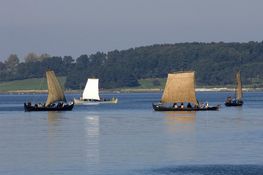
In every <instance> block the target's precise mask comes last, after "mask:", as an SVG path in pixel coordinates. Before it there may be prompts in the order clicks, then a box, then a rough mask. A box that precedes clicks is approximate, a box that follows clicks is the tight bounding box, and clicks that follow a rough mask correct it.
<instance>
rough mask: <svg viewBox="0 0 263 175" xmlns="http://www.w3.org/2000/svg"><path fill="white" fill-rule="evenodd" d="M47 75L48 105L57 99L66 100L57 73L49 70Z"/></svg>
mask: <svg viewBox="0 0 263 175" xmlns="http://www.w3.org/2000/svg"><path fill="white" fill-rule="evenodd" d="M46 76H47V85H48V98H47V101H46V106H47V105H49V104H51V103H54V102H57V101H66V98H65V95H64V91H63V89H62V88H61V86H60V84H59V81H58V79H57V78H56V75H55V73H54V72H53V71H47V72H46Z"/></svg>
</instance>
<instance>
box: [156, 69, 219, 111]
mask: <svg viewBox="0 0 263 175" xmlns="http://www.w3.org/2000/svg"><path fill="white" fill-rule="evenodd" d="M186 104H187V105H186ZM152 106H153V109H154V110H155V111H209V110H218V109H219V106H213V107H210V106H208V103H206V105H204V104H199V103H198V101H197V99H196V95H195V72H192V71H191V72H178V73H170V74H168V78H167V81H166V85H165V88H164V92H163V95H162V99H161V101H160V102H159V103H153V104H152Z"/></svg>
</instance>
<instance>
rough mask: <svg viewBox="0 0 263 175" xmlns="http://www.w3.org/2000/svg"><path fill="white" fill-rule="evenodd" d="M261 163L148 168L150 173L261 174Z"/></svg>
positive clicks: (200, 174) (262, 169)
mask: <svg viewBox="0 0 263 175" xmlns="http://www.w3.org/2000/svg"><path fill="white" fill-rule="evenodd" d="M262 173H263V166H262V165H188V166H175V167H166V168H157V169H152V170H149V171H147V172H145V173H143V174H152V175H157V174H158V175H261V174H262Z"/></svg>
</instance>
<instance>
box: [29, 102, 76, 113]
mask: <svg viewBox="0 0 263 175" xmlns="http://www.w3.org/2000/svg"><path fill="white" fill-rule="evenodd" d="M73 107H74V103H71V104H66V105H64V106H61V107H46V106H43V107H38V106H32V105H28V104H26V103H24V109H25V112H31V111H71V110H72V109H73Z"/></svg>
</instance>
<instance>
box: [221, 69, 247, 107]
mask: <svg viewBox="0 0 263 175" xmlns="http://www.w3.org/2000/svg"><path fill="white" fill-rule="evenodd" d="M225 105H226V106H229V107H230V106H242V105H243V91H242V82H241V76H240V71H238V72H237V73H236V89H235V97H234V98H232V97H231V96H228V97H227V99H226V101H225Z"/></svg>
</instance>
